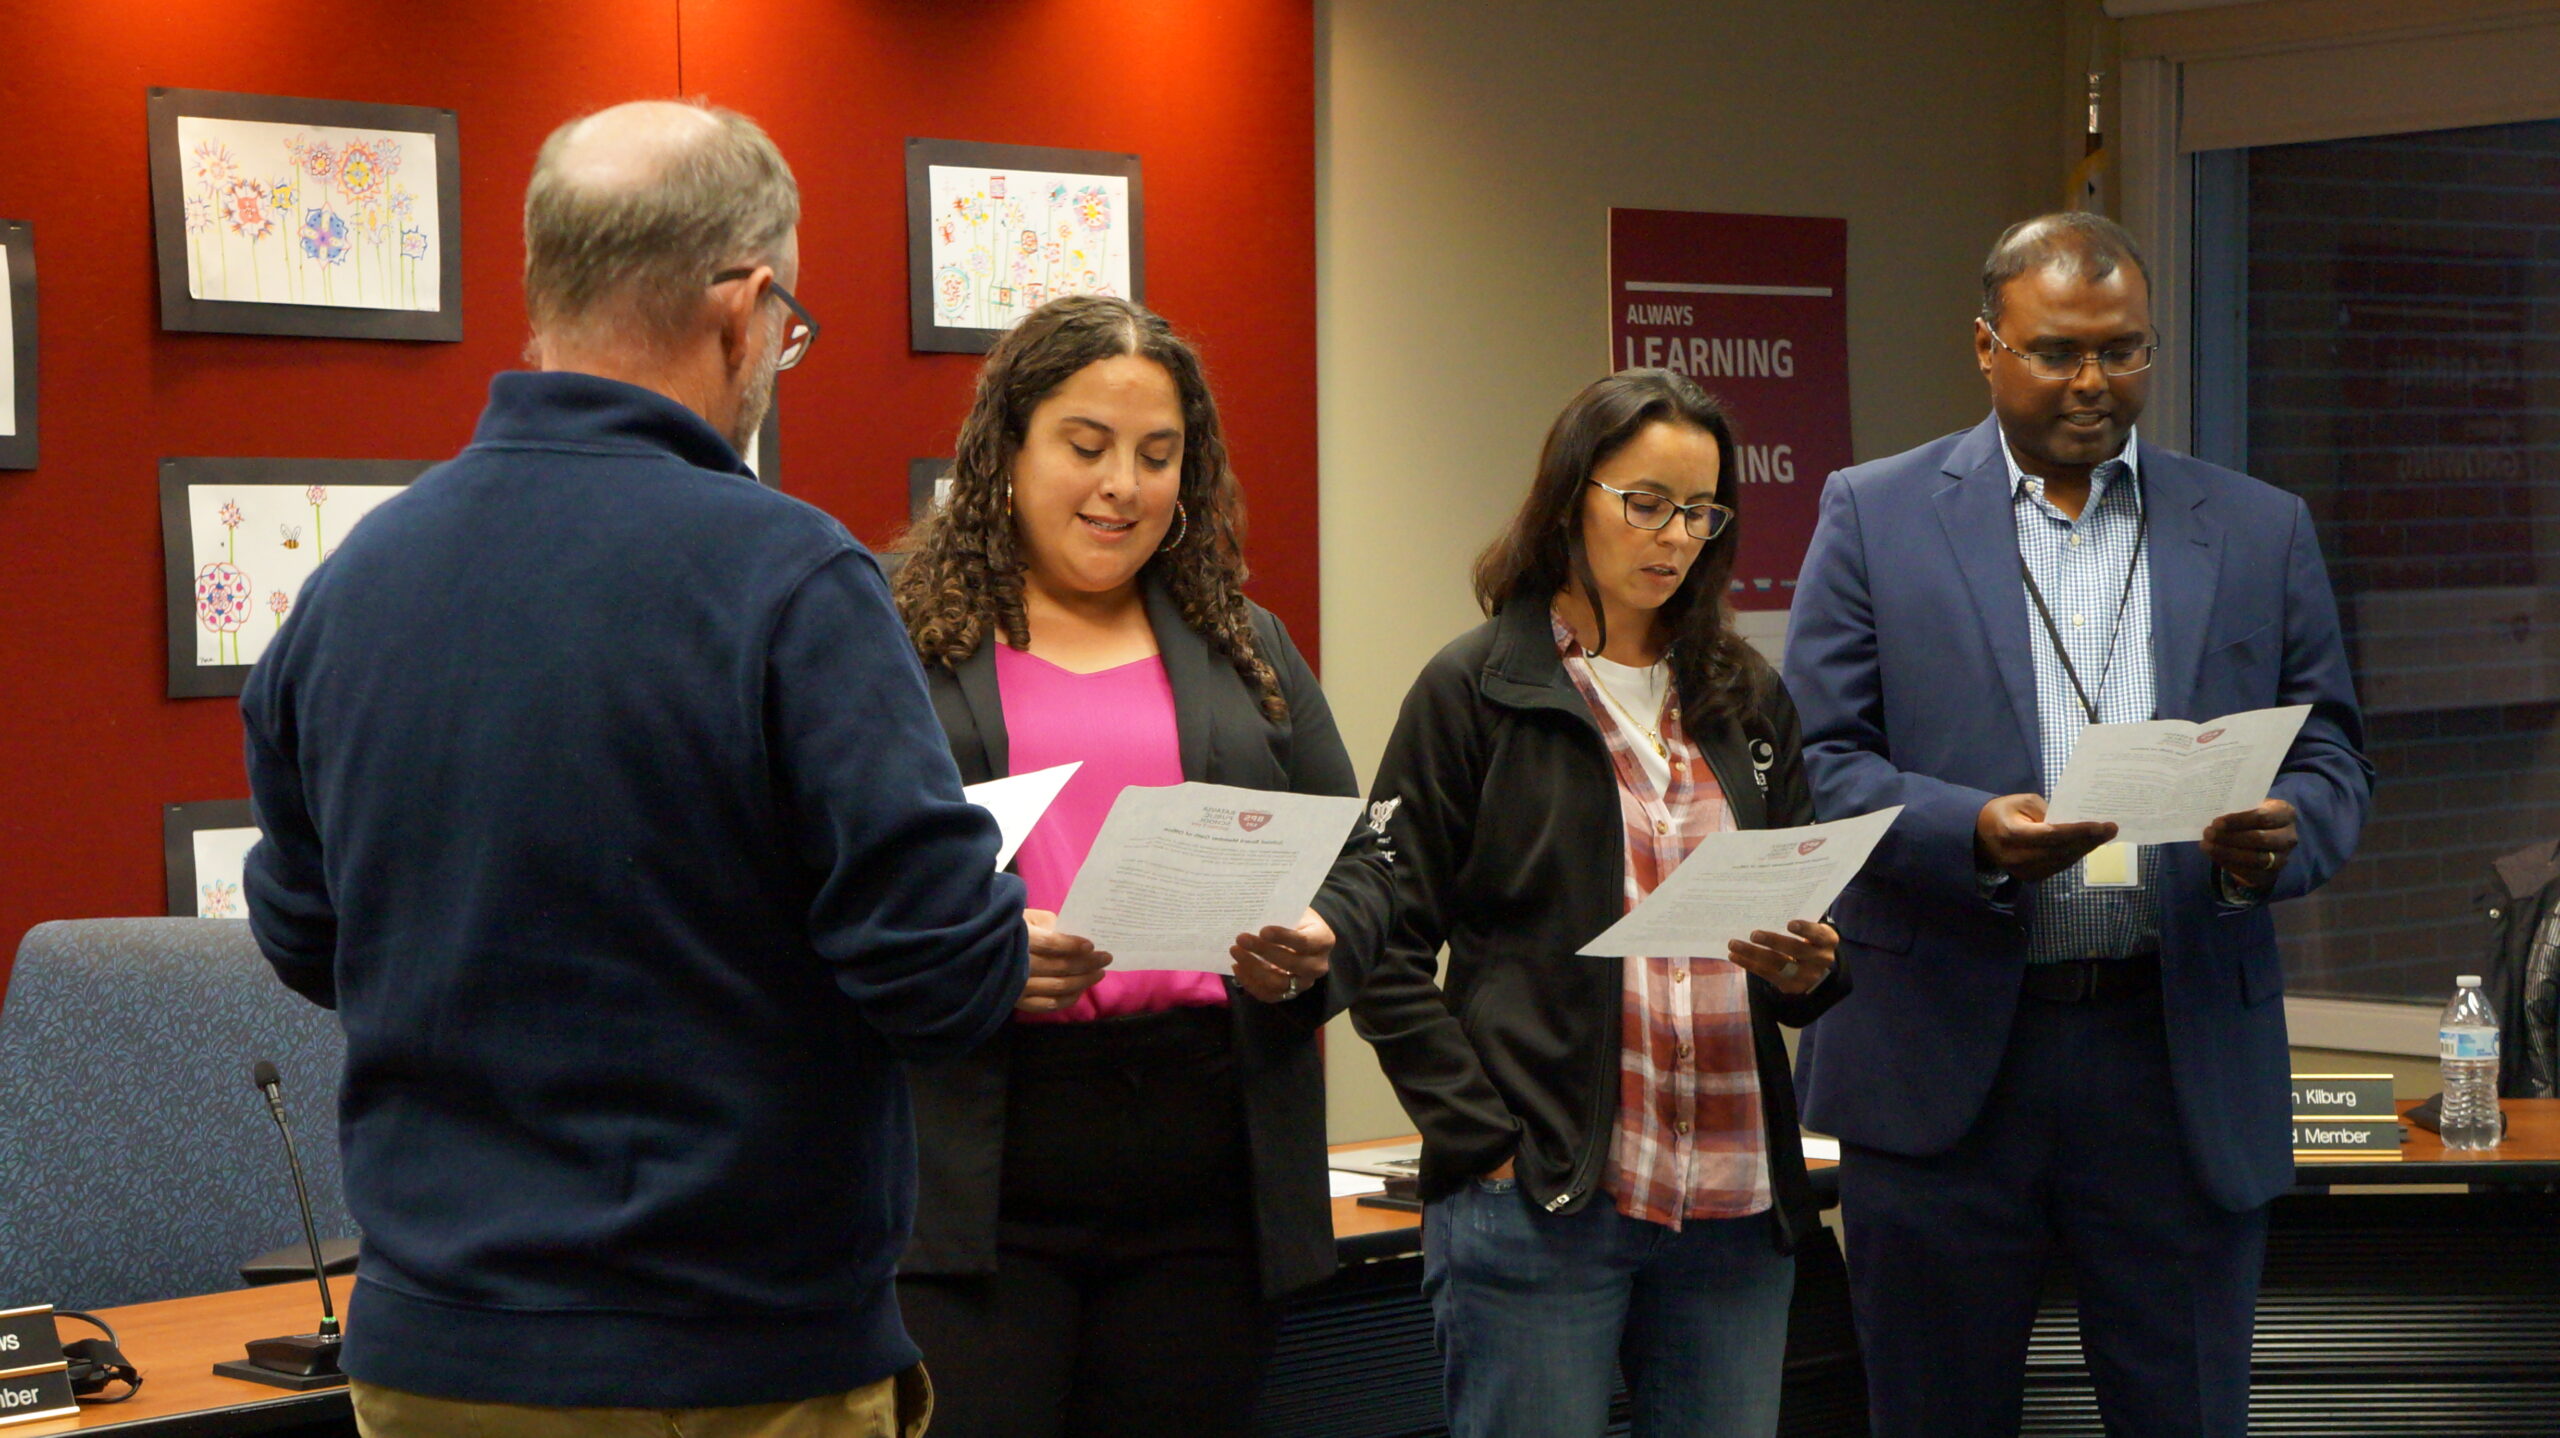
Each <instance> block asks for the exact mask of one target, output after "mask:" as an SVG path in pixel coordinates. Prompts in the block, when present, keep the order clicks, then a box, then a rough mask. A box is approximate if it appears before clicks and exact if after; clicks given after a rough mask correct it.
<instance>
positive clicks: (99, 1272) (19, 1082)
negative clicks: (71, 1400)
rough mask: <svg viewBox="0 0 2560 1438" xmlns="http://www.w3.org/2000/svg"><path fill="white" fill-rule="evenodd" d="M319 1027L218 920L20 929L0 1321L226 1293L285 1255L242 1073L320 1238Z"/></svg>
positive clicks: (10, 997) (331, 1169) (329, 1050)
mask: <svg viewBox="0 0 2560 1438" xmlns="http://www.w3.org/2000/svg"><path fill="white" fill-rule="evenodd" d="M345 1054H346V1044H345V1040H344V1039H343V1038H342V1037H341V1035H340V1033H339V1030H338V1021H337V1016H336V1015H334V1014H331V1013H328V1012H326V1011H325V1010H322V1009H318V1008H314V1007H312V1006H311V1005H310V1004H308V1003H306V1002H304V1001H303V999H302V998H301V997H300V996H298V995H296V994H294V993H292V992H291V991H289V990H287V989H286V988H285V987H284V986H283V985H281V984H279V983H277V982H276V977H275V974H274V972H273V971H272V970H270V969H269V968H268V967H267V963H266V960H265V959H264V958H262V957H260V956H259V953H258V948H257V945H256V943H255V942H254V941H252V940H251V939H250V937H249V926H248V925H247V924H246V923H244V922H242V921H240V920H237V919H84V920H77V921H70V922H62V923H50V924H40V925H38V926H36V927H35V928H33V929H31V930H29V931H28V932H27V937H26V940H25V942H23V943H21V944H20V945H19V946H18V960H17V966H16V967H15V968H14V969H13V970H12V971H11V973H10V976H9V983H8V990H7V993H6V996H5V998H0V1308H6V1307H10V1306H13V1305H17V1304H25V1303H51V1304H54V1305H56V1306H57V1307H64V1308H103V1307H109V1306H112V1305H115V1304H120V1303H136V1302H141V1301H144V1300H147V1299H154V1298H174V1297H178V1296H180V1295H183V1294H194V1293H210V1292H213V1291H215V1290H217V1289H225V1288H237V1287H239V1286H240V1273H239V1265H240V1263H241V1261H242V1260H244V1259H247V1258H249V1257H250V1256H252V1255H254V1254H259V1253H263V1252H265V1251H267V1250H269V1249H273V1248H276V1247H279V1246H281V1245H284V1244H287V1243H295V1244H298V1243H300V1242H301V1240H302V1221H301V1218H300V1215H299V1214H298V1213H297V1212H296V1211H295V1208H294V1202H293V1183H292V1180H291V1179H290V1178H289V1177H287V1175H286V1171H285V1161H284V1146H283V1144H282V1142H281V1141H280V1140H279V1139H278V1138H277V1136H276V1130H275V1121H274V1120H273V1119H271V1118H269V1117H268V1116H267V1106H266V1102H265V1101H264V1100H263V1099H261V1098H260V1097H259V1096H258V1092H257V1090H256V1089H255V1088H253V1087H252V1086H251V1084H250V1082H249V1068H250V1065H251V1064H253V1063H254V1062H256V1061H257V1060H258V1059H261V1058H265V1059H271V1060H273V1061H274V1063H275V1065H276V1067H277V1069H279V1070H280V1071H281V1072H282V1073H283V1076H284V1095H285V1104H286V1112H287V1113H288V1114H289V1115H290V1117H291V1118H292V1120H293V1134H294V1139H295V1141H296V1142H297V1143H298V1144H300V1146H301V1149H302V1162H303V1165H304V1171H305V1174H306V1176H307V1177H308V1178H309V1179H310V1182H311V1204H312V1217H313V1219H314V1221H315V1222H316V1223H317V1224H318V1226H319V1229H320V1233H321V1235H322V1236H323V1237H328V1236H332V1235H346V1234H353V1233H354V1232H355V1231H356V1229H355V1223H354V1221H353V1220H352V1219H350V1218H349V1217H348V1216H347V1206H346V1198H345V1196H344V1194H343V1192H342V1190H341V1188H340V1185H339V1180H338V1122H337V1092H338V1075H339V1070H340V1069H341V1068H342V1067H343V1066H344V1063H345Z"/></svg>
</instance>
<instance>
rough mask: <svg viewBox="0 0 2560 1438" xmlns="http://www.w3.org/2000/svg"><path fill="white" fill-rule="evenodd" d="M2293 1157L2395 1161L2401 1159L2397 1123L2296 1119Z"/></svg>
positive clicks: (2378, 1119)
mask: <svg viewBox="0 0 2560 1438" xmlns="http://www.w3.org/2000/svg"><path fill="white" fill-rule="evenodd" d="M2293 1156H2294V1157H2295V1158H2297V1159H2309V1160H2313V1161H2315V1162H2316V1161H2318V1160H2320V1159H2357V1160H2373V1159H2386V1160H2387V1159H2396V1158H2398V1157H2399V1156H2400V1121H2399V1120H2398V1119H2396V1118H2298V1119H2295V1120H2294V1121H2293Z"/></svg>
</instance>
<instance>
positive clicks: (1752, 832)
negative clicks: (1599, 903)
mask: <svg viewBox="0 0 2560 1438" xmlns="http://www.w3.org/2000/svg"><path fill="white" fill-rule="evenodd" d="M1901 812H1902V806H1901V805H1899V804H1896V805H1894V806H1893V807H1892V808H1890V809H1878V810H1877V811H1875V812H1874V813H1872V814H1864V815H1861V816H1859V817H1858V818H1855V819H1838V820H1834V821H1833V822H1831V823H1828V824H1807V825H1806V826H1804V827H1803V828H1801V829H1737V830H1733V831H1730V832H1728V833H1722V834H1709V835H1707V836H1706V837H1705V838H1703V839H1700V840H1699V841H1698V847H1697V848H1695V849H1692V850H1690V851H1689V857H1687V858H1685V859H1683V860H1681V861H1680V867H1679V868H1677V869H1674V870H1672V871H1671V877H1670V878H1668V879H1665V880H1663V881H1662V883H1661V885H1660V886H1659V887H1657V888H1656V889H1655V890H1654V891H1653V892H1652V893H1651V894H1648V895H1646V896H1645V901H1644V902H1643V903H1641V904H1638V905H1636V906H1635V908H1634V909H1633V910H1632V911H1630V912H1629V913H1628V914H1627V916H1626V917H1625V918H1623V919H1620V920H1619V921H1618V922H1616V923H1614V924H1611V925H1610V926H1609V928H1608V931H1607V932H1606V933H1603V934H1602V935H1601V936H1600V937H1598V938H1596V939H1593V940H1592V941H1591V942H1590V943H1588V944H1585V945H1583V946H1582V949H1581V952H1582V953H1583V954H1584V955H1586V956H1588V957H1591V958H1598V959H1621V958H1625V957H1626V956H1627V955H1629V954H1654V955H1659V956H1661V957H1664V958H1701V959H1721V958H1723V957H1724V956H1725V944H1726V943H1727V942H1729V941H1731V940H1734V939H1748V938H1750V937H1751V934H1752V931H1754V930H1757V929H1766V930H1769V931H1770V932H1773V933H1784V932H1786V927H1787V921H1788V920H1790V919H1819V918H1821V917H1822V916H1823V915H1824V914H1826V913H1828V912H1830V909H1831V905H1832V902H1833V901H1834V900H1836V899H1838V898H1839V897H1840V891H1841V890H1842V889H1845V888H1847V887H1849V881H1850V880H1851V879H1854V878H1856V877H1857V875H1858V870H1859V869H1861V868H1863V867H1865V865H1866V862H1867V855H1868V854H1869V853H1871V852H1873V850H1874V849H1875V846H1876V841H1877V840H1879V839H1882V838H1883V837H1884V831H1885V830H1887V829H1890V828H1892V827H1893V821H1894V817H1895V816H1896V815H1898V814H1900V813H1901Z"/></svg>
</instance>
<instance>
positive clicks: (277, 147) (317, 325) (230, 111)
mask: <svg viewBox="0 0 2560 1438" xmlns="http://www.w3.org/2000/svg"><path fill="white" fill-rule="evenodd" d="M148 109H149V112H150V126H151V221H152V225H151V227H152V233H153V236H154V239H155V241H156V244H157V249H158V254H159V261H160V327H161V328H162V329H166V330H212V331H219V332H222V333H226V334H260V335H336V336H353V337H357V338H367V339H393V340H459V339H461V338H462V265H461V263H460V258H461V257H460V251H461V241H462V194H461V190H462V151H461V145H460V141H459V137H458V131H457V129H456V127H455V123H454V114H453V112H452V111H451V110H434V109H428V108H425V107H423V106H417V105H366V104H357V103H355V102H352V101H343V100H304V99H295V98H291V97H287V96H279V95H237V94H230V93H226V92H223V91H217V90H169V89H160V88H157V87H155V88H153V89H152V91H151V93H150V100H149V106H148Z"/></svg>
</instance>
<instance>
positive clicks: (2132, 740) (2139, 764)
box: [2045, 704, 2311, 844]
mask: <svg viewBox="0 0 2560 1438" xmlns="http://www.w3.org/2000/svg"><path fill="white" fill-rule="evenodd" d="M2309 717H2311V706H2310V705H2308V704H2288V705H2286V706H2284V707H2283V708H2281V709H2252V710H2250V711H2249V712H2248V713H2246V714H2225V715H2223V716H2222V717H2221V718H2219V719H2207V720H2205V721H2204V722H2203V723H2201V724H2191V723H2188V722H2187V721H2186V720H2183V719H2154V720H2151V721H2150V722H2148V723H2144V724H2092V725H2090V726H2089V727H2088V728H2086V729H2083V730H2081V731H2080V738H2079V741H2078V743H2076V744H2075V745H2074V746H2073V747H2072V750H2071V763H2070V766H2069V767H2067V768H2065V769H2064V770H2063V771H2062V782H2061V783H2059V784H2056V785H2054V786H2053V797H2052V798H2051V799H2050V800H2048V801H2047V802H2046V804H2045V819H2046V820H2047V821H2048V822H2050V823H2055V824H2079V823H2086V822H2089V821H2091V820H2098V821H2101V822H2107V823H2112V824H2114V825H2115V826H2116V842H2117V843H2120V844H2181V843H2184V844H2192V843H2195V842H2196V841H2197V840H2199V839H2202V838H2203V837H2204V826H2205V825H2207V824H2210V823H2212V822H2213V821H2214V820H2216V819H2219V818H2221V817H2222V816H2223V815H2225V814H2237V813H2239V812H2240V811H2241V810H2243V809H2254V808H2256V807H2257V806H2258V805H2259V804H2260V803H2261V802H2263V801H2264V800H2265V799H2266V797H2267V790H2268V789H2270V788H2272V787H2274V785H2275V782H2276V772H2277V771H2278V770H2280V769H2282V768H2283V767H2284V756H2285V755H2286V754H2287V753H2288V752H2290V751H2291V750H2292V748H2293V737H2294V736H2295V735H2296V734H2299V733H2301V732H2302V721H2303V720H2305V719H2307V718H2309Z"/></svg>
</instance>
